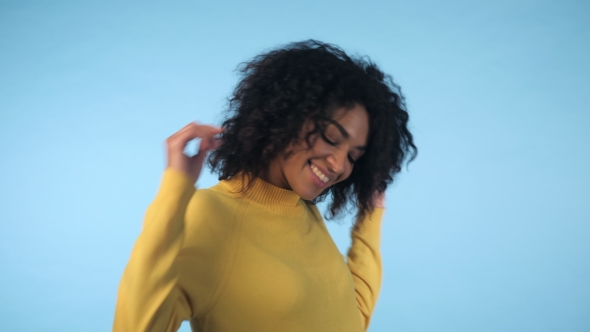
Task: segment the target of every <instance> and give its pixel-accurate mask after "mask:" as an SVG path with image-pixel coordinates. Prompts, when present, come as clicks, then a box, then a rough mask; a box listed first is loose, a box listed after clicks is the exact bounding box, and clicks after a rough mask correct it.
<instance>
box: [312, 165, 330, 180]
mask: <svg viewBox="0 0 590 332" xmlns="http://www.w3.org/2000/svg"><path fill="white" fill-rule="evenodd" d="M311 170H312V171H313V174H315V175H317V176H318V178H320V180H322V182H323V183H326V182H328V180H330V179H329V178H328V177H327V176H325V175H324V173H322V172H321V171H320V170H319V169H318V168H317V167H315V165H314V164H311Z"/></svg>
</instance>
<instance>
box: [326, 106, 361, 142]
mask: <svg viewBox="0 0 590 332" xmlns="http://www.w3.org/2000/svg"><path fill="white" fill-rule="evenodd" d="M332 119H333V120H334V121H336V122H338V123H339V124H340V125H341V126H342V127H343V129H344V130H346V132H347V133H348V135H349V138H348V139H350V140H351V141H354V142H358V143H359V144H362V145H364V144H366V141H367V139H368V136H369V114H368V113H367V110H366V109H365V107H364V106H362V105H359V104H355V106H354V107H352V108H344V107H343V108H339V109H337V110H336V111H335V112H334V115H333V116H332ZM328 127H329V129H330V130H336V131H339V130H338V128H336V126H334V125H332V126H328Z"/></svg>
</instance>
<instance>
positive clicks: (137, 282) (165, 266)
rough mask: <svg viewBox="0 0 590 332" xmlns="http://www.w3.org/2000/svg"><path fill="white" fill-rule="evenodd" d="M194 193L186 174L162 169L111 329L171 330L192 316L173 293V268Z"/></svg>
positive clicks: (181, 243) (125, 278) (132, 254)
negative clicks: (161, 175) (161, 176)
mask: <svg viewBox="0 0 590 332" xmlns="http://www.w3.org/2000/svg"><path fill="white" fill-rule="evenodd" d="M194 191H195V188H194V185H192V184H191V182H190V179H189V178H188V177H187V176H185V175H184V174H182V173H180V172H179V171H176V170H171V169H167V170H165V171H164V174H163V178H162V183H161V186H160V189H159V191H158V194H157V196H156V198H155V199H154V201H153V202H152V203H151V204H150V206H149V207H148V209H147V211H146V214H145V218H144V223H143V229H142V231H141V234H140V235H139V237H138V239H137V241H136V243H135V245H134V247H133V250H132V253H131V257H130V259H129V263H128V264H127V266H126V268H125V271H124V273H123V277H122V278H121V282H120V285H119V292H118V298H117V305H116V310H115V320H114V324H113V331H151V330H154V331H155V330H159V331H164V330H165V331H168V330H174V326H175V325H177V324H178V325H180V322H181V321H182V319H185V318H188V317H187V316H190V312H188V311H190V310H189V309H188V306H187V305H185V304H184V305H183V303H182V302H183V299H182V296H180V294H178V289H176V281H177V271H176V269H175V267H174V264H175V260H176V257H177V255H178V252H179V250H180V249H181V248H182V245H183V232H184V214H185V211H186V207H187V205H188V202H189V201H190V198H191V197H192V195H193V193H194ZM176 328H177V327H176ZM174 331H175V330H174Z"/></svg>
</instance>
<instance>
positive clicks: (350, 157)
mask: <svg viewBox="0 0 590 332" xmlns="http://www.w3.org/2000/svg"><path fill="white" fill-rule="evenodd" d="M322 139H323V140H324V141H326V143H328V144H330V145H332V146H337V145H338V144H337V143H335V142H333V141H331V140H330V139H328V137H326V135H325V134H324V133H322ZM347 157H348V161H349V162H350V163H351V164H352V165H354V163H355V162H356V160H354V158H352V156H351V155H350V153H349V154H348V155H347Z"/></svg>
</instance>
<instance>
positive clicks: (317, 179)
mask: <svg viewBox="0 0 590 332" xmlns="http://www.w3.org/2000/svg"><path fill="white" fill-rule="evenodd" d="M308 164H309V171H310V173H311V179H312V181H313V183H314V184H315V185H316V186H317V187H320V188H326V187H327V186H328V183H329V182H330V180H331V179H330V177H328V176H326V178H328V180H327V181H326V182H324V181H322V179H321V178H320V177H319V176H318V175H317V174H315V172H314V170H313V169H312V165H313V167H315V168H317V169H318V170H319V171H320V172H321V173H324V170H323V169H322V168H320V167H318V165H316V164H313V163H312V162H311V161H310V162H308ZM324 174H325V173H324ZM324 176H325V175H324Z"/></svg>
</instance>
